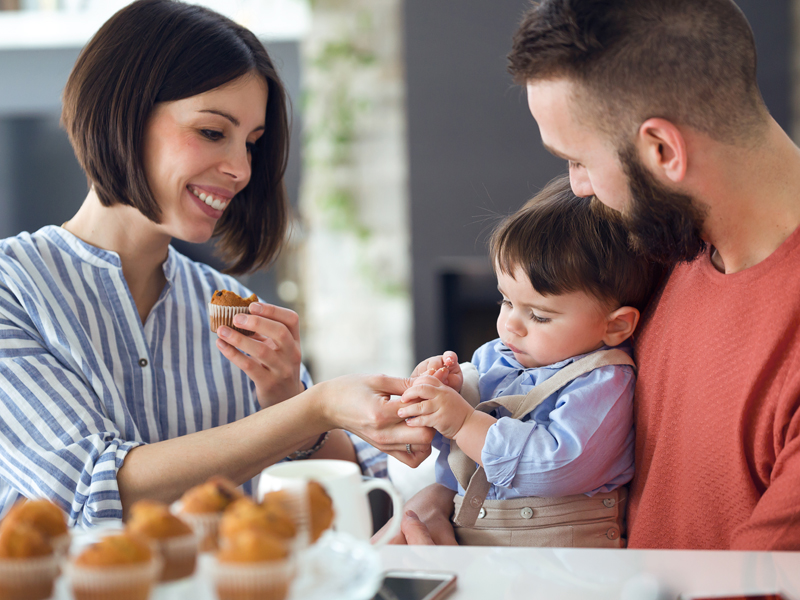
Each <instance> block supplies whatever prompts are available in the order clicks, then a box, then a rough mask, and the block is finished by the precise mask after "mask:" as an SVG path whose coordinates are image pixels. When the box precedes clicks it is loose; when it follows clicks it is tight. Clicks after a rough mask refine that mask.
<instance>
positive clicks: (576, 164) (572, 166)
mask: <svg viewBox="0 0 800 600" xmlns="http://www.w3.org/2000/svg"><path fill="white" fill-rule="evenodd" d="M568 162H569V168H570V169H580V168H583V165H582V164H581V163H579V162H575V161H574V160H570V161H568Z"/></svg>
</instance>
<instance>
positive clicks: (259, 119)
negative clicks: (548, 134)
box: [144, 74, 267, 243]
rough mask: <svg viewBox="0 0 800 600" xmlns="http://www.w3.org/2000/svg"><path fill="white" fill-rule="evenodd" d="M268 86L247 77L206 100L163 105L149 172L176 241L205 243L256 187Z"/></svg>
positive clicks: (154, 125)
mask: <svg viewBox="0 0 800 600" xmlns="http://www.w3.org/2000/svg"><path fill="white" fill-rule="evenodd" d="M266 112H267V84H266V82H265V81H264V80H263V78H261V77H260V76H258V75H253V74H248V75H244V76H242V77H240V78H238V79H235V80H233V81H231V82H229V83H227V84H225V85H223V86H221V87H218V88H215V89H213V90H210V91H208V92H204V93H202V94H198V95H197V96H192V97H190V98H184V99H183V100H175V101H173V102H161V103H159V104H157V105H156V106H155V107H154V108H153V114H152V115H151V116H150V120H149V121H148V123H147V127H146V129H145V135H144V169H145V174H146V176H147V182H148V183H149V185H150V189H151V190H152V192H153V195H154V197H155V199H156V202H158V206H159V207H160V208H161V224H160V225H159V228H160V229H161V230H162V231H163V232H164V233H166V234H168V235H169V236H170V237H175V238H178V239H181V240H185V241H187V242H195V243H200V242H205V241H207V240H208V239H209V238H210V237H211V235H212V233H213V232H214V227H215V225H216V223H217V219H219V218H220V217H221V216H222V214H223V213H224V212H225V210H227V209H228V207H229V206H230V203H231V202H237V201H238V200H234V199H233V198H234V196H235V195H236V194H238V193H239V192H240V191H242V189H243V188H244V187H245V186H246V185H247V183H248V182H249V181H250V165H251V161H252V151H253V150H252V147H253V144H255V142H256V140H258V138H260V137H261V136H262V135H263V133H264V116H265V115H266Z"/></svg>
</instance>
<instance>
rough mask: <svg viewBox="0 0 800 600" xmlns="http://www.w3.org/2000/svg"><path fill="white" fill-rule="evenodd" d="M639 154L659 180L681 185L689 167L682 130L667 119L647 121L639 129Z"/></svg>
mask: <svg viewBox="0 0 800 600" xmlns="http://www.w3.org/2000/svg"><path fill="white" fill-rule="evenodd" d="M637 145H638V146H639V153H640V156H641V157H642V160H643V162H644V163H645V165H646V166H647V167H648V169H649V170H650V171H651V172H652V173H655V174H657V177H658V178H659V179H662V180H663V179H666V180H669V181H672V182H673V183H680V182H681V181H683V178H684V177H685V176H686V169H687V167H688V163H687V156H686V140H685V139H684V137H683V134H682V133H681V131H680V129H678V128H677V127H676V126H675V125H674V124H673V123H672V122H671V121H667V120H666V119H657V118H653V119H647V121H645V122H644V123H642V124H641V126H640V127H639V137H638V140H637Z"/></svg>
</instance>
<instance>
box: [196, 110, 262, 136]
mask: <svg viewBox="0 0 800 600" xmlns="http://www.w3.org/2000/svg"><path fill="white" fill-rule="evenodd" d="M198 112H201V113H211V114H212V115H219V116H220V117H224V118H226V119H228V121H230V122H231V123H233V124H234V125H235V126H236V127H239V126H240V125H241V123H240V122H239V119H237V118H236V117H234V116H233V115H232V114H230V113H226V112H225V111H222V110H217V109H215V108H207V109H205V110H201V111H198ZM262 129H264V126H263V125H259V126H258V127H256V128H255V129H254V130H253V131H261V130H262Z"/></svg>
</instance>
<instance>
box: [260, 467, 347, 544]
mask: <svg viewBox="0 0 800 600" xmlns="http://www.w3.org/2000/svg"><path fill="white" fill-rule="evenodd" d="M263 503H264V504H265V505H269V504H277V505H279V506H281V507H282V508H283V509H284V510H286V511H287V512H288V513H289V514H290V515H291V516H292V520H293V521H294V522H295V524H296V525H297V529H298V538H299V544H300V546H301V547H302V546H306V545H308V544H313V543H314V542H316V541H317V540H318V539H319V538H320V536H321V535H322V534H323V532H324V531H325V530H326V529H328V528H329V527H330V526H331V525H332V524H333V517H334V512H333V501H332V500H331V498H330V496H328V494H327V492H325V488H323V487H322V486H321V485H320V484H319V483H317V482H316V481H303V480H297V481H296V482H294V481H293V482H291V483H289V482H286V485H285V487H284V488H283V489H280V490H277V491H274V492H268V493H267V494H265V495H264V499H263Z"/></svg>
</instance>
